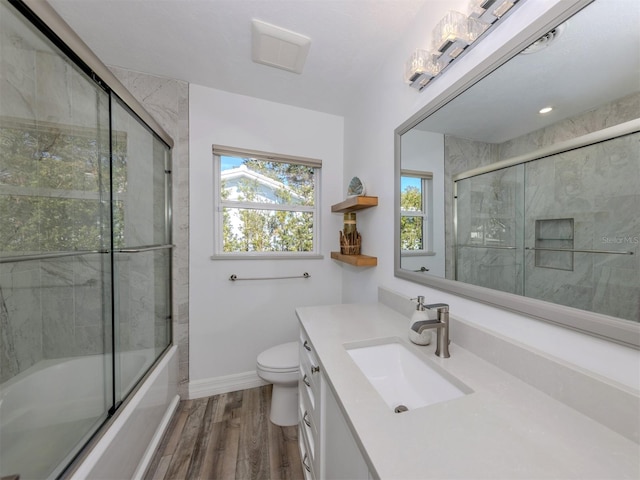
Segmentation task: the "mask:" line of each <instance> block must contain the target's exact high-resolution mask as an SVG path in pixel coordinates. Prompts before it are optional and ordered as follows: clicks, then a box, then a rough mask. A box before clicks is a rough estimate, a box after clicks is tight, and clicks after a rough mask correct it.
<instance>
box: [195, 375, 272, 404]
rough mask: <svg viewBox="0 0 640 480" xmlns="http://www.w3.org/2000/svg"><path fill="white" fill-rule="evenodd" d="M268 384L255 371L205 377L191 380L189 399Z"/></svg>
mask: <svg viewBox="0 0 640 480" xmlns="http://www.w3.org/2000/svg"><path fill="white" fill-rule="evenodd" d="M263 385H267V382H265V381H264V380H262V379H261V378H260V377H259V376H258V374H257V373H256V372H255V371H251V372H244V373H236V374H233V375H225V376H223V377H213V378H205V379H203V380H192V381H190V382H189V399H194V398H202V397H210V396H212V395H220V394H221V393H227V392H235V391H237V390H246V389H248V388H256V387H261V386H263Z"/></svg>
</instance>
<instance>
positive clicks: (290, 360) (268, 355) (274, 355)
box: [257, 342, 298, 373]
mask: <svg viewBox="0 0 640 480" xmlns="http://www.w3.org/2000/svg"><path fill="white" fill-rule="evenodd" d="M257 364H258V368H260V369H261V370H264V371H267V372H273V373H292V372H295V371H297V370H298V342H288V343H283V344H281V345H276V346H275V347H271V348H269V349H267V350H265V351H264V352H262V353H261V354H260V355H258V360H257Z"/></svg>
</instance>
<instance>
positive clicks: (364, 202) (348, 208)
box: [331, 195, 378, 213]
mask: <svg viewBox="0 0 640 480" xmlns="http://www.w3.org/2000/svg"><path fill="white" fill-rule="evenodd" d="M377 205H378V197H366V196H364V195H360V196H358V197H350V198H347V199H346V200H345V201H343V202H340V203H336V204H335V205H332V206H331V211H332V212H333V213H347V212H355V211H356V210H362V209H363V208H370V207H376V206H377Z"/></svg>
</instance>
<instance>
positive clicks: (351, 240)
mask: <svg viewBox="0 0 640 480" xmlns="http://www.w3.org/2000/svg"><path fill="white" fill-rule="evenodd" d="M361 245H362V237H360V234H359V233H358V231H357V230H356V229H355V228H354V229H353V232H351V233H342V232H340V253H342V254H343V255H360V246H361Z"/></svg>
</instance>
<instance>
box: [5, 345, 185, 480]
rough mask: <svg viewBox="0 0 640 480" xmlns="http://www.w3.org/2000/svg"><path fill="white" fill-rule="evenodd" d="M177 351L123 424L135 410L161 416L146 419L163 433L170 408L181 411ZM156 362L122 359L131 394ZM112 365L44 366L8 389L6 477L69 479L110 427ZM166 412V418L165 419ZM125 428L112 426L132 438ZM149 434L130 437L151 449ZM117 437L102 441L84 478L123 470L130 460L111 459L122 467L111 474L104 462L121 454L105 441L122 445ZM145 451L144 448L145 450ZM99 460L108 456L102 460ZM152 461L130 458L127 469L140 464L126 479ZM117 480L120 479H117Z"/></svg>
mask: <svg viewBox="0 0 640 480" xmlns="http://www.w3.org/2000/svg"><path fill="white" fill-rule="evenodd" d="M175 348H176V347H172V348H171V349H170V350H169V351H168V352H167V354H166V355H165V356H164V357H163V358H162V360H161V361H160V362H159V363H158V365H156V367H155V368H154V370H153V372H151V374H150V375H149V376H148V378H147V379H146V380H145V382H144V384H143V385H142V386H141V387H140V388H139V389H138V391H137V392H136V393H135V394H134V396H133V397H132V398H131V399H130V400H129V401H128V402H127V404H126V405H125V407H124V408H121V409H120V410H122V411H119V412H118V415H117V418H116V420H118V419H119V418H120V417H122V416H123V414H127V412H125V410H128V411H129V413H128V415H125V416H130V414H131V413H130V411H134V410H135V409H138V408H141V409H143V410H147V409H151V411H152V412H153V413H151V414H149V412H146V413H147V414H145V415H141V416H144V417H145V418H146V421H148V422H151V421H155V425H156V426H158V425H160V423H161V421H162V417H163V415H164V414H165V411H166V410H167V408H168V406H169V405H170V404H171V403H176V404H177V399H176V398H174V397H177V391H176V389H177V358H175V357H176V355H175ZM153 355H154V351H153V350H148V351H147V350H140V351H135V352H127V353H124V354H122V355H121V364H120V372H121V378H122V385H123V386H124V388H123V391H128V390H129V389H130V388H132V387H133V385H134V384H135V380H136V373H137V372H139V371H140V369H141V368H144V366H145V365H149V364H151V362H152V361H153ZM110 364H111V357H110V356H108V357H105V356H102V355H93V356H86V357H74V358H67V359H56V360H43V361H41V362H38V363H37V364H36V365H34V366H32V367H31V368H29V369H27V370H25V371H24V372H22V373H20V374H19V375H17V376H16V377H14V378H12V379H10V380H9V381H7V382H5V383H3V384H2V385H0V432H1V433H0V477H2V476H5V475H10V474H20V478H21V480H25V479H43V478H55V477H56V476H57V475H59V474H60V473H61V471H62V470H63V469H64V468H65V467H66V465H67V464H68V463H69V462H70V461H71V460H72V459H73V457H74V456H75V455H76V454H77V452H78V450H79V448H80V447H82V446H83V445H84V444H85V443H86V441H88V440H89V438H90V437H91V436H92V435H93V433H94V432H95V430H96V429H97V428H98V427H99V425H100V424H102V423H103V422H104V420H105V419H106V416H107V415H106V412H107V410H108V408H109V406H110V399H111V390H110V389H111V386H110V382H104V378H105V377H106V378H107V379H109V380H110V379H111V370H110ZM173 364H175V365H173ZM172 365H173V367H172ZM170 370H174V371H175V374H173V375H171V374H170V373H169V371H170ZM170 382H173V383H170ZM105 383H106V385H108V386H106V385H105ZM150 392H152V393H151V398H146V399H145V394H147V395H148V394H150ZM163 406H164V408H163ZM174 408H175V407H174ZM159 410H163V411H162V412H161V413H160V414H159V415H158V413H159V412H158V411H159ZM121 423H122V422H116V421H114V422H111V425H110V428H109V430H112V429H114V427H116V424H118V425H119V426H120V427H119V428H122V429H124V431H127V430H128V429H126V428H125V427H126V426H125V425H121ZM146 430H149V426H146V427H145V428H143V429H142V431H141V432H140V433H138V432H134V433H128V434H127V435H133V437H132V438H131V439H128V440H127V442H126V443H129V442H130V441H132V440H133V441H135V442H146V443H145V444H144V446H147V445H149V444H150V442H151V440H152V437H153V436H154V433H155V432H153V433H152V434H151V435H148V434H147V432H146ZM79 432H80V433H79ZM117 434H118V432H117V431H113V432H111V431H108V432H105V433H102V432H101V438H100V440H99V441H98V442H97V444H96V446H95V447H94V448H93V450H92V451H91V452H90V454H89V455H88V456H87V457H86V458H85V462H83V464H81V465H80V466H79V467H78V468H77V471H81V469H82V468H83V465H84V463H87V465H86V466H84V470H86V468H87V467H90V468H91V469H92V470H93V469H94V468H95V467H96V466H98V465H101V468H102V470H103V471H109V470H110V468H111V467H113V468H114V469H122V468H123V465H122V462H124V460H122V459H118V458H117V456H116V457H114V458H111V461H113V462H118V463H119V464H115V465H112V466H110V465H108V464H106V463H105V462H104V461H102V457H103V456H109V452H110V451H111V450H113V447H112V446H110V444H109V442H103V440H104V439H105V438H107V439H109V438H115V437H116V436H117ZM140 434H142V436H140ZM146 437H149V438H146ZM140 445H141V444H138V445H137V447H136V448H137V449H138V450H139V449H140ZM136 448H133V451H136ZM94 452H96V453H94ZM98 452H101V454H100V455H98V454H97V453H98ZM144 454H145V452H144V451H143V452H142V453H141V454H140V456H139V458H138V459H137V460H138V462H137V463H135V460H136V459H135V458H133V457H132V455H131V452H127V457H128V459H127V461H126V462H124V463H127V462H128V464H132V462H134V463H135V465H129V467H130V469H131V468H132V470H131V472H130V475H128V476H124V477H122V478H132V477H133V474H134V472H135V471H136V470H137V469H140V468H141V467H140V465H139V462H140V461H141V460H143V457H144ZM114 471H115V470H114ZM78 478H87V476H86V475H85V476H84V477H78ZM92 478H99V477H97V476H96V477H93V476H92ZM105 478H108V476H107V477H105ZM111 478H120V477H116V476H113V475H111Z"/></svg>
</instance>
